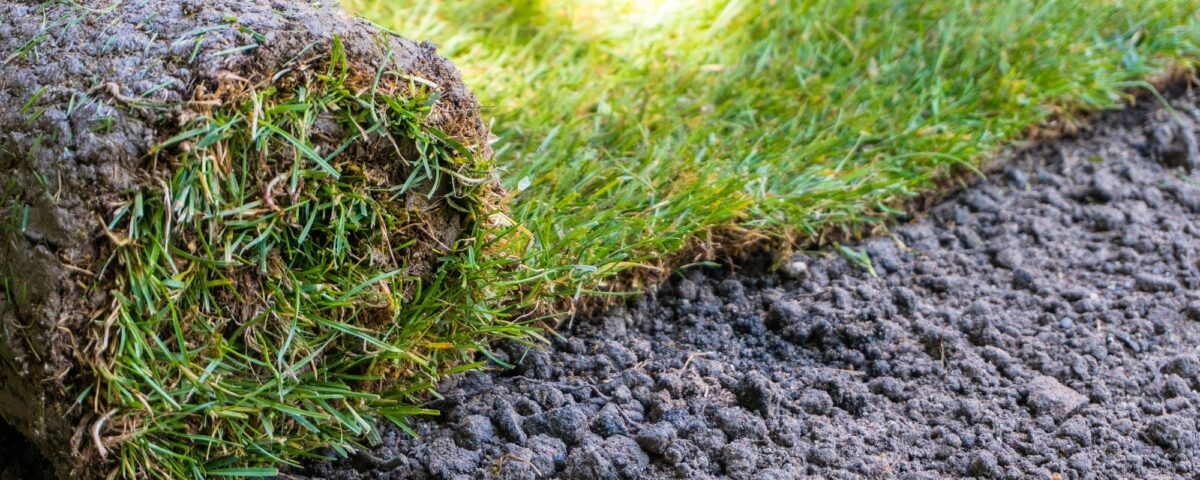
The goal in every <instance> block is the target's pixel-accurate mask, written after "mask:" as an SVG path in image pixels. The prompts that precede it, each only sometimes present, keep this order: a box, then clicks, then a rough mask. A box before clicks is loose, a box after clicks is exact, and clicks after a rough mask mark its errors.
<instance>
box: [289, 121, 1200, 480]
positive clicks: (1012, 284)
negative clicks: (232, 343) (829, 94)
mask: <svg viewBox="0 0 1200 480" xmlns="http://www.w3.org/2000/svg"><path fill="white" fill-rule="evenodd" d="M1178 103H1179V105H1180V107H1181V109H1180V110H1181V113H1184V114H1186V113H1187V112H1188V111H1189V110H1188V109H1185V108H1182V107H1185V106H1186V105H1192V104H1195V98H1194V97H1193V98H1189V99H1188V100H1187V101H1179V102H1178ZM1143 105H1144V106H1143V107H1141V108H1134V109H1131V110H1129V111H1127V112H1122V113H1115V114H1110V115H1107V116H1105V117H1104V118H1102V119H1099V123H1098V124H1097V127H1096V128H1094V129H1092V130H1089V131H1086V132H1084V133H1082V134H1081V135H1080V136H1079V137H1077V138H1070V139H1066V140H1063V141H1058V142H1053V143H1049V144H1046V145H1042V146H1038V147H1036V148H1033V149H1031V150H1029V151H1026V152H1021V153H1016V154H1013V155H1012V157H1013V158H1012V160H1011V162H1010V163H1009V165H1008V166H1007V167H1006V168H1005V169H1004V171H1003V172H1000V173H998V174H996V175H994V176H991V177H990V178H989V179H988V181H986V182H984V183H983V184H981V185H978V186H977V187H975V188H972V189H970V190H968V191H965V192H963V193H961V194H958V195H956V196H954V197H952V198H951V199H949V200H948V201H946V202H945V203H943V204H941V205H939V206H937V207H935V208H933V209H932V210H931V211H929V212H928V213H927V214H925V215H922V216H920V217H919V218H918V219H915V220H914V221H912V222H910V223H909V224H906V225H902V226H898V227H896V228H894V229H893V235H891V236H890V237H881V238H875V239H872V240H868V241H866V242H864V243H863V244H862V245H861V247H862V249H863V250H865V252H867V253H868V254H869V255H870V259H871V260H872V262H873V265H872V266H873V269H874V270H875V272H876V273H877V274H878V277H877V278H876V277H872V276H871V274H870V273H868V271H867V270H865V269H864V268H862V266H861V265H860V264H857V263H856V262H852V261H849V260H848V259H847V256H844V255H835V254H824V255H820V254H818V255H808V256H802V257H799V258H798V259H797V260H798V261H799V262H801V263H802V264H803V265H804V267H806V268H799V265H800V264H797V265H794V266H792V268H790V269H789V272H788V273H790V275H789V274H784V273H782V272H781V273H780V274H764V273H762V268H761V266H759V265H754V264H753V263H754V262H749V263H750V265H744V266H743V267H742V268H741V269H740V271H735V272H730V271H727V270H715V269H714V270H691V271H689V272H686V273H684V274H682V275H681V276H678V277H676V278H674V279H673V280H672V281H671V282H670V283H669V284H668V285H666V286H665V287H663V288H662V289H661V290H659V291H658V292H657V293H656V294H653V295H647V296H645V297H644V298H642V299H641V300H638V301H637V302H636V303H634V304H631V305H629V306H628V307H626V308H623V309H617V310H615V311H611V312H609V313H608V314H605V315H601V316H598V317H596V318H592V319H579V320H577V321H575V322H574V325H573V326H571V327H570V328H567V329H565V330H564V331H563V332H562V333H563V335H564V337H565V339H564V340H561V341H558V342H556V343H555V344H554V345H553V347H552V348H551V349H550V351H547V352H538V351H527V350H524V349H518V348H513V349H511V350H509V351H508V352H506V354H507V359H508V360H509V361H510V362H513V363H515V364H517V365H519V366H518V368H516V369H515V370H511V371H495V372H492V373H480V374H472V375H469V376H467V377H466V378H463V379H462V380H461V381H460V382H457V383H456V384H454V385H450V386H447V387H446V388H445V389H444V395H445V396H446V400H445V401H442V402H439V403H438V404H437V405H436V406H437V407H438V408H441V409H442V410H443V412H444V415H443V416H442V417H441V418H438V419H427V420H423V421H418V422H417V424H416V427H417V430H418V431H419V432H420V433H421V435H422V439H421V440H413V439H410V438H407V437H406V436H404V435H403V434H398V433H393V434H391V435H389V436H387V437H386V440H385V442H384V444H383V445H382V446H380V447H379V448H377V449H375V450H374V451H372V452H370V453H364V454H359V455H357V456H355V457H353V458H350V459H347V460H345V461H341V462H336V463H329V464H323V465H318V466H315V467H312V468H311V469H310V470H309V471H308V472H306V475H307V476H308V477H310V478H329V479H357V478H503V479H524V478H578V479H595V478H781V479H782V478H804V477H809V476H811V477H822V478H839V477H843V478H853V477H860V476H867V477H876V478H892V477H895V476H903V477H910V478H911V477H916V478H947V477H957V476H972V475H973V476H981V477H993V478H1051V476H1052V475H1053V474H1060V475H1061V476H1062V477H1063V478H1090V477H1097V478H1105V477H1114V478H1178V477H1185V476H1191V475H1194V474H1196V473H1197V472H1198V471H1200V443H1198V439H1197V433H1196V432H1197V431H1198V430H1200V424H1198V419H1200V356H1198V355H1197V346H1200V176H1196V175H1190V176H1189V174H1188V171H1187V169H1186V167H1184V166H1183V165H1184V163H1185V162H1186V161H1188V157H1187V148H1188V144H1187V142H1186V141H1184V140H1185V139H1184V138H1183V136H1182V135H1180V134H1179V133H1180V130H1178V129H1176V128H1175V125H1177V124H1176V123H1175V122H1174V121H1172V120H1169V116H1167V115H1166V114H1165V112H1164V111H1162V110H1161V109H1159V108H1157V107H1154V106H1153V102H1143ZM1190 111H1193V112H1194V110H1190ZM1184 121H1185V122H1189V121H1188V120H1184ZM1193 160H1194V158H1193ZM1171 165H1174V166H1171Z"/></svg>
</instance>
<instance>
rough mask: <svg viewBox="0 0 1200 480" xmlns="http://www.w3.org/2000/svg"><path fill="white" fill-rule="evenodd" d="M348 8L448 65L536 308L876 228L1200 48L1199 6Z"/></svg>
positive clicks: (716, 0)
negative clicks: (467, 92)
mask: <svg viewBox="0 0 1200 480" xmlns="http://www.w3.org/2000/svg"><path fill="white" fill-rule="evenodd" d="M343 3H344V4H345V5H346V6H347V7H348V8H349V9H350V10H351V11H354V12H356V13H358V14H360V15H363V16H364V17H366V18H368V19H371V20H373V21H375V22H378V23H379V24H381V25H383V26H384V27H386V28H390V29H392V30H394V31H396V32H400V33H401V34H403V35H404V36H407V37H410V38H417V39H424V38H429V39H432V40H434V41H435V42H437V43H438V44H439V45H440V46H441V50H440V52H441V53H442V54H443V55H446V56H447V57H449V58H450V59H452V60H453V61H454V62H455V63H456V64H457V65H459V66H460V68H462V70H463V71H464V75H465V77H466V80H467V83H468V85H469V86H471V87H472V88H473V89H474V90H475V91H476V92H477V93H478V95H479V96H480V98H481V101H482V103H483V104H484V105H485V106H487V107H488V110H487V113H488V114H489V115H490V116H491V117H492V118H493V125H494V132H495V133H496V135H497V136H498V137H499V141H498V143H497V145H496V150H497V152H498V165H499V167H500V168H501V169H502V175H501V177H502V178H503V179H504V180H505V181H506V184H507V186H508V187H509V188H510V189H511V190H513V191H514V192H517V194H516V195H515V196H514V198H513V199H512V201H511V202H510V203H509V206H510V208H511V209H512V216H513V218H514V220H516V221H517V222H518V223H521V224H522V225H524V226H525V227H526V228H528V229H529V230H530V231H531V232H532V233H533V236H534V238H535V239H536V241H535V247H534V251H532V252H530V253H529V255H530V258H529V259H528V262H527V263H526V268H529V269H531V270H533V271H538V272H546V276H545V277H544V280H542V281H540V283H539V284H538V285H537V286H536V287H534V290H536V291H537V292H538V294H539V295H543V296H545V297H548V298H562V297H569V298H578V297H580V296H581V295H586V294H587V293H590V292H593V291H597V290H599V291H606V290H611V289H613V288H614V287H630V288H632V289H635V290H636V289H637V288H638V287H640V286H641V285H640V284H638V283H637V281H636V280H637V279H639V278H648V279H657V278H661V276H662V274H663V273H665V272H666V271H667V270H665V269H668V268H671V267H675V266H678V265H680V264H683V263H687V262H689V261H693V260H696V259H698V258H700V257H703V256H706V255H708V256H711V255H713V254H719V253H721V252H722V251H729V250H737V249H739V248H740V247H741V246H742V245H743V244H744V243H745V242H761V241H766V242H769V243H772V244H774V246H776V247H777V248H779V249H780V250H781V251H786V250H787V248H788V247H790V246H793V245H810V244H812V243H813V242H815V241H820V240H823V239H824V238H827V237H825V236H826V235H827V234H831V233H839V234H843V235H842V236H844V235H845V234H850V235H856V234H860V233H862V232H864V231H868V230H871V229H873V228H877V227H878V226H879V225H880V224H881V221H883V220H885V219H886V218H887V217H888V216H889V215H890V214H893V213H896V212H897V211H899V209H901V208H902V207H903V206H904V204H905V201H906V200H908V199H911V198H913V197H914V196H916V195H919V194H921V193H923V192H928V191H930V190H932V189H935V188H937V186H938V185H939V182H940V181H941V180H943V179H945V178H947V176H948V175H949V174H950V173H952V172H953V171H955V170H958V171H962V170H969V169H971V168H974V167H975V166H977V165H979V164H980V162H981V161H982V160H984V159H986V158H988V156H989V155H992V154H993V153H994V152H996V151H997V149H998V148H1000V147H1001V146H1003V145H1005V144H1006V143H1009V142H1011V141H1014V140H1019V139H1021V138H1023V135H1024V134H1025V133H1026V132H1027V131H1028V130H1029V129H1030V128H1031V127H1033V126H1034V125H1037V124H1038V123H1039V122H1042V121H1044V120H1046V119H1047V118H1048V117H1050V116H1052V115H1055V116H1062V118H1064V119H1065V120H1067V121H1070V119H1071V117H1070V114H1072V113H1074V112H1078V111H1080V110H1094V109H1103V108H1112V107H1116V106H1119V105H1120V104H1121V103H1122V102H1124V101H1127V100H1129V99H1130V95H1129V94H1128V92H1129V90H1130V87H1132V86H1135V85H1136V83H1134V82H1136V81H1138V80H1141V79H1144V78H1146V77H1147V76H1149V75H1152V74H1154V73H1156V72H1160V71H1162V70H1164V69H1165V68H1166V67H1167V66H1168V65H1170V64H1173V63H1181V64H1184V65H1190V64H1191V63H1192V62H1194V61H1195V60H1196V59H1197V58H1200V57H1198V56H1197V54H1198V53H1200V46H1198V45H1200V25H1198V24H1197V21H1198V19H1200V15H1197V13H1198V8H1200V2H1196V1H1194V0H1191V1H1177V0H1163V1H1138V2H1119V1H1083V0H1080V1H1047V2H1038V3H1037V4H1036V5H1035V6H1031V5H1030V4H1029V3H1028V2H1021V1H998V2H977V1H963V0H937V1H921V2H875V1H844V2H842V1H798V0H778V1H770V2H751V1H739V0H671V1H665V2H638V1H632V0H623V1H617V2H599V1H595V0H562V1H548V0H543V1H538V0H527V1H522V2H515V3H513V2H499V1H490V0H483V1H470V2H431V1H427V0H421V1H386V2H385V1H379V0H345V1H344V2H343ZM622 277H624V278H626V279H631V280H628V281H625V280H623V279H622Z"/></svg>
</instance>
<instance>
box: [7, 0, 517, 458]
mask: <svg viewBox="0 0 1200 480" xmlns="http://www.w3.org/2000/svg"><path fill="white" fill-rule="evenodd" d="M328 3H330V5H323V6H322V5H321V4H317V3H311V2H293V1H273V2H245V1H225V0H218V1H203V2H202V1H180V2H170V1H167V2H157V1H156V2H149V1H125V2H116V3H112V2H108V1H105V2H97V3H93V2H53V1H52V2H44V1H28V2H25V1H12V0H0V327H2V331H0V415H2V416H3V418H4V419H5V420H6V421H7V422H9V423H10V424H12V425H13V426H15V427H16V428H18V429H19V430H20V431H21V432H22V433H24V434H25V435H26V436H28V438H29V439H31V440H32V441H33V442H35V443H36V444H37V445H38V447H39V448H40V450H41V451H42V452H43V453H44V454H45V455H46V457H47V458H49V459H50V460H51V461H52V463H53V464H54V465H55V468H56V470H57V472H58V474H59V476H61V477H63V478H100V477H105V476H109V475H114V476H116V477H128V478H134V477H136V478H177V477H194V478H200V477H219V476H255V475H269V474H272V473H274V472H275V468H276V467H278V466H279V465H282V464H286V463H288V462H296V461H298V460H301V459H303V458H304V457H306V456H310V455H313V454H312V453H310V452H312V451H313V450H314V449H318V448H321V447H329V446H332V447H333V448H335V449H345V448H352V446H353V445H355V444H356V443H357V442H360V441H362V442H365V441H369V440H370V439H371V437H372V436H373V435H376V433H375V432H377V428H378V425H379V423H380V422H383V421H389V420H390V421H393V422H396V423H399V424H403V423H404V421H405V418H406V417H407V416H408V415H412V414H421V413H426V412H425V411H424V410H422V409H419V408H416V407H413V406H411V405H413V404H414V401H415V399H416V398H417V397H416V395H418V393H419V392H420V391H422V390H423V389H425V388H428V386H429V385H430V384H431V383H432V382H433V381H434V380H436V378H437V377H438V376H440V375H443V374H445V373H446V372H447V370H446V369H449V368H453V367H454V365H456V364H457V360H456V358H455V357H453V355H449V354H444V353H443V352H444V351H447V350H453V348H454V347H455V345H453V344H451V338H452V339H453V340H456V341H457V340H461V339H462V338H469V337H463V336H461V335H466V334H464V333H462V332H458V331H456V330H455V326H454V325H446V324H437V323H430V322H421V321H418V320H411V318H418V319H419V318H422V317H421V315H419V312H418V314H414V315H412V316H411V317H410V316H403V317H402V316H401V314H400V313H399V312H401V311H405V309H410V310H411V308H412V307H411V303H412V302H415V301H416V299H419V298H422V292H423V291H425V290H426V289H428V288H431V287H430V285H431V284H434V283H437V282H441V283H445V282H448V281H449V280H447V278H448V276H450V275H452V272H447V269H449V268H450V267H449V266H448V265H449V263H448V261H447V260H446V258H447V257H448V256H451V255H452V254H454V252H456V251H457V250H458V249H459V248H460V246H461V245H462V244H463V243H464V242H469V241H470V240H471V238H470V236H471V234H472V232H473V231H474V229H475V228H476V227H475V226H476V224H478V223H479V222H477V219H478V218H486V217H485V216H486V215H488V212H489V211H490V209H492V208H493V207H494V205H495V204H496V203H498V202H499V198H500V195H501V192H500V191H499V190H500V187H499V186H498V182H496V180H495V174H494V172H493V169H492V163H491V161H492V158H491V157H492V153H491V151H490V149H489V147H488V136H489V133H488V129H487V128H486V127H485V126H484V124H483V122H482V121H481V120H480V116H479V106H478V104H477V102H476V100H475V98H474V96H473V95H472V94H471V93H470V92H469V91H468V90H467V88H466V87H465V86H464V85H463V83H462V81H461V79H460V77H459V73H458V71H457V70H456V69H455V67H454V66H453V65H452V64H451V63H450V62H449V61H448V60H446V59H444V58H442V57H440V56H438V55H437V54H436V51H435V49H436V46H434V45H432V44H429V43H421V44H417V43H413V42H410V41H408V40H405V39H403V38H400V37H398V36H396V35H395V34H393V33H390V32H386V31H382V30H381V29H379V28H377V27H375V26H373V25H371V24H369V23H367V22H365V21H361V20H358V19H355V18H352V17H350V16H349V15H347V14H345V13H343V12H342V11H341V10H339V9H338V8H337V7H336V6H334V5H332V3H333V2H328ZM439 284H440V283H439ZM456 335H457V336H456Z"/></svg>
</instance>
